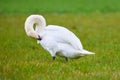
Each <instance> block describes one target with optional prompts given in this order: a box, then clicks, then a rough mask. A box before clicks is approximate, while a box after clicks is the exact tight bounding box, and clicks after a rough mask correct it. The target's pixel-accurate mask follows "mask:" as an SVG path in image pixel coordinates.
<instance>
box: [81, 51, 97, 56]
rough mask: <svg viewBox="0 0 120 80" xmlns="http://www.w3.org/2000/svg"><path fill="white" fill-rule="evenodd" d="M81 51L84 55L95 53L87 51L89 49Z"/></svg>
mask: <svg viewBox="0 0 120 80" xmlns="http://www.w3.org/2000/svg"><path fill="white" fill-rule="evenodd" d="M80 53H81V54H83V55H90V54H95V53H94V52H90V51H87V50H81V51H80Z"/></svg>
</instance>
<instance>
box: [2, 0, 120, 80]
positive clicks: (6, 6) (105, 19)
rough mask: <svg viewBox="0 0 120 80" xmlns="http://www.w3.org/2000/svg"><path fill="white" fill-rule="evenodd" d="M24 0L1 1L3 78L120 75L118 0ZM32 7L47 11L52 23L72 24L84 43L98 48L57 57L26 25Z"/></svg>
mask: <svg viewBox="0 0 120 80" xmlns="http://www.w3.org/2000/svg"><path fill="white" fill-rule="evenodd" d="M20 1H21V4H19V3H20V2H18V1H15V0H12V1H11V2H10V1H8V0H4V1H1V2H0V6H1V8H0V80H120V64H119V63H120V54H119V53H120V34H119V33H120V32H119V30H120V22H119V21H120V12H119V10H120V6H119V1H118V0H109V2H107V0H106V1H104V0H101V1H99V2H97V1H96V0H92V1H91V2H90V1H89V0H86V1H85V0H84V1H83V0H81V1H79V0H75V2H74V1H71V2H69V3H68V5H67V6H66V4H67V2H68V1H67V0H61V1H59V2H57V1H54V0H51V2H47V1H46V0H41V3H42V4H41V5H36V6H33V5H35V2H32V1H28V5H25V1H24V0H20ZM36 1H37V0H36ZM63 2H64V6H62V8H61V5H62V4H63ZM78 2H79V3H80V4H81V6H79V3H78ZM94 2H95V3H96V4H95V3H94ZM39 3H40V2H39ZM53 3H54V4H55V6H56V7H55V6H54V5H53ZM58 3H60V4H58ZM37 4H38V3H37ZM48 4H49V5H48ZM82 4H83V5H82ZM84 4H86V5H85V6H84ZM93 4H95V5H94V6H95V7H94V6H93ZM101 4H102V5H101ZM51 5H53V6H51ZM71 5H72V6H71ZM111 5H113V6H111ZM29 6H30V7H29ZM42 6H43V7H42ZM90 6H91V7H90ZM105 6H109V7H107V8H106V7H105ZM69 7H70V8H69ZM88 7H89V8H88ZM78 9H80V11H79V10H78ZM104 12H105V13H104ZM32 13H37V14H42V15H43V16H44V17H45V18H46V20H47V24H57V25H61V26H65V27H66V28H68V29H70V30H71V31H73V32H74V33H75V34H76V35H77V36H78V37H79V38H80V40H81V42H82V44H83V46H84V48H85V49H87V50H90V51H93V52H95V53H96V54H95V55H91V56H85V57H81V58H80V59H69V61H68V62H66V61H65V60H64V59H63V58H61V57H57V58H56V60H55V61H52V59H51V55H50V54H49V53H48V52H47V51H45V50H44V49H43V48H42V47H41V46H40V45H38V44H37V43H36V40H34V39H31V38H29V37H27V35H26V33H25V31H24V21H25V19H26V18H27V17H28V16H29V15H30V14H32Z"/></svg>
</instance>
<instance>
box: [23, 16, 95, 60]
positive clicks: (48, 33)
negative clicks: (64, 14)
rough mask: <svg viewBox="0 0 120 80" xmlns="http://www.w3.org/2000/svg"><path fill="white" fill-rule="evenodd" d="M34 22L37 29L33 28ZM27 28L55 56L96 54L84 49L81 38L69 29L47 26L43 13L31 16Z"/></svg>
mask: <svg viewBox="0 0 120 80" xmlns="http://www.w3.org/2000/svg"><path fill="white" fill-rule="evenodd" d="M34 24H36V28H35V30H34V29H33V25H34ZM25 30H26V33H27V35H28V36H30V37H33V38H36V39H39V40H38V43H40V44H41V45H42V47H43V48H44V49H46V50H47V51H49V53H50V54H51V56H52V57H53V58H55V56H56V55H59V56H63V57H66V58H78V57H80V56H83V55H88V54H94V53H92V52H89V51H87V50H84V49H83V47H82V44H81V42H80V40H79V39H78V38H77V37H76V36H75V35H74V33H72V32H71V31H69V30H68V29H66V28H64V27H61V26H56V25H48V26H46V21H45V19H44V17H42V16H41V15H31V16H29V17H28V18H27V19H26V22H25Z"/></svg>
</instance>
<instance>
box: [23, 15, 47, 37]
mask: <svg viewBox="0 0 120 80" xmlns="http://www.w3.org/2000/svg"><path fill="white" fill-rule="evenodd" d="M35 24H36V26H35V30H34V25H35ZM45 26H46V21H45V19H44V17H43V16H41V15H30V16H29V17H28V18H27V19H26V21H25V31H26V34H27V35H28V36H29V37H32V38H36V39H38V38H39V37H38V33H39V32H41V31H42V30H43V29H44V27H45Z"/></svg>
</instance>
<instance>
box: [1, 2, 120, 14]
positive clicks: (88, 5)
mask: <svg viewBox="0 0 120 80" xmlns="http://www.w3.org/2000/svg"><path fill="white" fill-rule="evenodd" d="M119 3H120V0H11V1H9V0H1V1H0V13H13V12H14V13H28V12H29V13H38V12H40V13H41V12H42V13H43V12H47V13H48V12H49V13H53V12H54V13H58V12H59V13H69V12H70V13H84V12H85V13H90V12H117V11H120V5H119Z"/></svg>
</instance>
